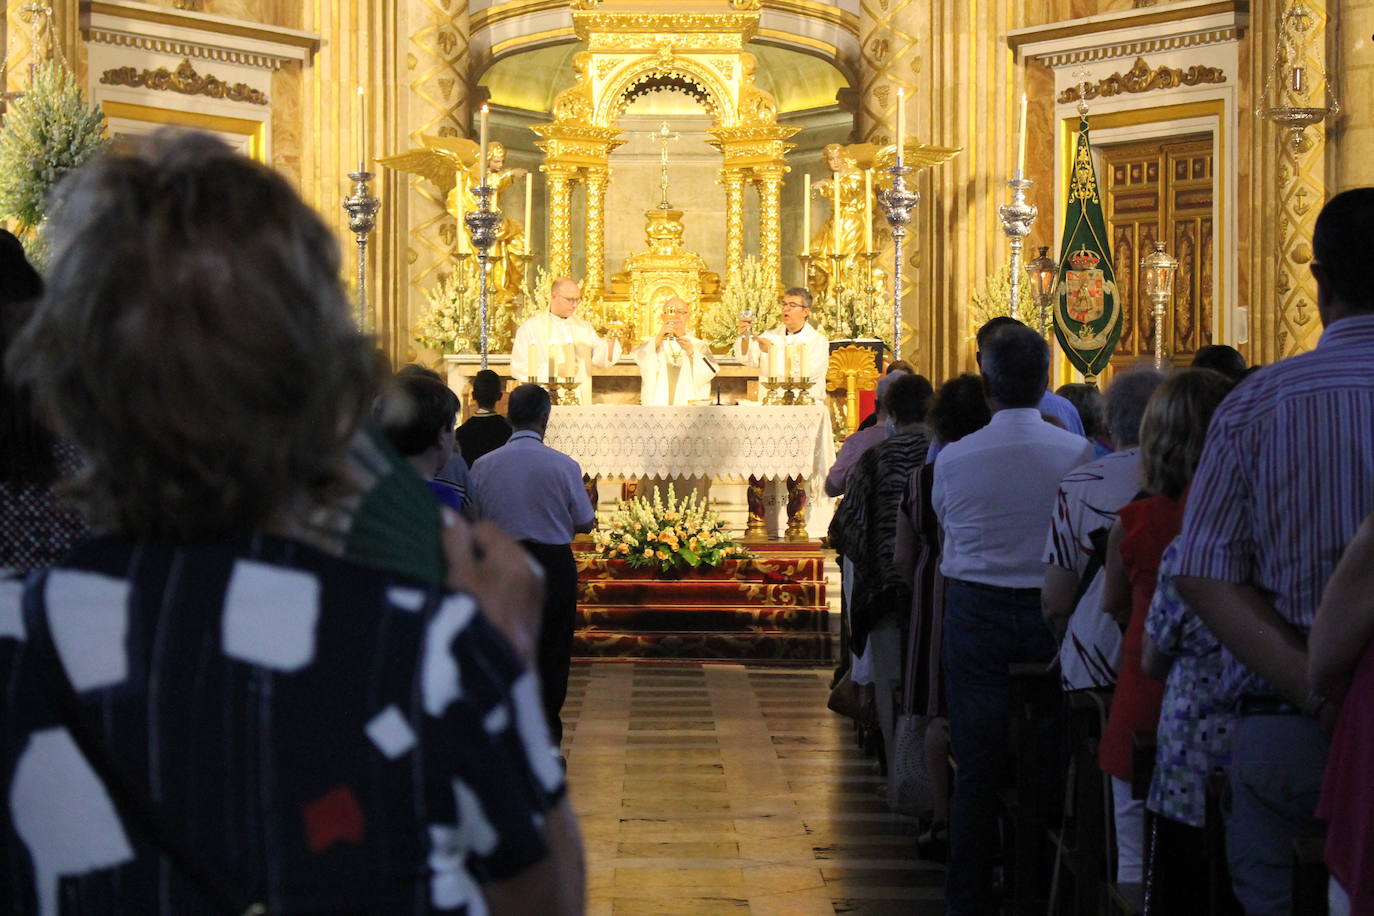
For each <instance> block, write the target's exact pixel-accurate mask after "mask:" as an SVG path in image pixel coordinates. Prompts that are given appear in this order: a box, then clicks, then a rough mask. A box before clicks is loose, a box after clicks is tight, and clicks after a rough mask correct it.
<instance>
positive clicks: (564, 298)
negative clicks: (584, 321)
mask: <svg viewBox="0 0 1374 916" xmlns="http://www.w3.org/2000/svg"><path fill="white" fill-rule="evenodd" d="M554 296H556V297H557V298H559V299H562V300H563V301H564V302H571V303H572V304H573V305H577V303H579V302H581V301H582V297H581V296H578V297H577V298H576V299H574V298H573V297H571V296H564V295H562V294H561V293H554Z"/></svg>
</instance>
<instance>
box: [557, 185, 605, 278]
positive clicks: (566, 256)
mask: <svg viewBox="0 0 1374 916" xmlns="http://www.w3.org/2000/svg"><path fill="white" fill-rule="evenodd" d="M543 170H544V173H545V174H546V175H547V176H548V187H549V274H550V275H551V276H552V277H555V278H557V277H567V276H570V275H571V274H572V191H573V182H574V181H576V180H577V169H575V168H572V167H569V166H560V165H551V164H547V163H546V164H545V165H544V166H543ZM603 257H604V255H603Z"/></svg>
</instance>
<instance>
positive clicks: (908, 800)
mask: <svg viewBox="0 0 1374 916" xmlns="http://www.w3.org/2000/svg"><path fill="white" fill-rule="evenodd" d="M929 728H930V717H929V716H920V715H916V714H915V713H902V714H901V715H899V716H897V722H896V724H895V725H894V726H893V735H892V762H891V764H890V768H889V771H888V780H887V804H888V807H890V808H891V809H892V810H893V811H895V812H897V813H898V814H906V815H910V816H913V817H922V818H928V817H930V816H931V814H932V812H933V811H934V810H935V788H934V785H933V783H932V781H931V778H930V768H929V766H927V764H926V731H927V730H928V729H929Z"/></svg>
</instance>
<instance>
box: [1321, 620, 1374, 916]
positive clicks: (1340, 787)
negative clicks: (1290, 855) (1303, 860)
mask: <svg viewBox="0 0 1374 916" xmlns="http://www.w3.org/2000/svg"><path fill="white" fill-rule="evenodd" d="M1317 816H1318V817H1322V818H1325V819H1326V821H1327V828H1326V856H1325V858H1326V866H1327V868H1329V869H1331V874H1332V875H1334V876H1335V877H1336V880H1337V881H1339V882H1340V884H1341V887H1343V888H1345V892H1346V893H1347V894H1349V895H1350V912H1351V914H1352V916H1370V914H1374V642H1371V643H1370V645H1369V646H1368V647H1367V648H1366V649H1365V652H1364V656H1363V657H1362V658H1361V659H1360V664H1359V666H1358V667H1356V669H1355V678H1354V680H1353V681H1352V682H1351V684H1350V692H1349V693H1347V694H1346V695H1345V702H1344V703H1343V704H1342V705H1341V714H1340V717H1339V718H1338V719H1337V720H1336V733H1335V734H1334V735H1333V736H1332V738H1331V755H1330V756H1329V757H1327V759H1326V779H1325V780H1324V781H1323V783H1322V800H1321V803H1320V804H1319V805H1317Z"/></svg>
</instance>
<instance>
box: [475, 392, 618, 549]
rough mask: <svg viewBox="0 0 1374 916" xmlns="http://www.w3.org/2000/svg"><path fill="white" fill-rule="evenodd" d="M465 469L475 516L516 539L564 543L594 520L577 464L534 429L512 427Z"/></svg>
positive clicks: (544, 542) (579, 466) (570, 541)
mask: <svg viewBox="0 0 1374 916" xmlns="http://www.w3.org/2000/svg"><path fill="white" fill-rule="evenodd" d="M554 409H555V410H556V409H557V408H554ZM469 473H470V474H471V477H472V482H473V483H474V484H475V485H476V487H477V496H476V499H475V501H474V502H473V506H474V507H475V508H476V510H477V516H478V518H482V519H487V520H489V521H491V522H494V523H495V524H496V526H497V527H498V528H500V529H501V530H502V531H504V532H506V534H508V535H510V536H511V537H513V538H515V539H516V540H517V541H537V542H538V543H540V544H570V543H572V539H573V535H574V534H576V529H578V528H585V527H586V526H587V525H588V524H590V523H591V522H592V521H593V520H595V518H596V513H595V511H594V510H593V509H592V502H591V500H590V499H588V498H587V490H586V488H585V487H583V486H582V467H581V465H579V464H578V463H577V461H576V460H574V459H573V458H570V457H569V456H567V455H565V454H563V453H562V452H560V451H558V450H557V449H553V448H549V447H548V446H547V445H545V444H544V440H543V439H541V438H540V436H539V434H538V433H537V432H535V431H534V430H530V429H520V430H516V431H515V432H514V433H512V434H511V437H510V440H509V441H508V442H506V444H505V445H503V446H501V447H500V448H498V449H496V450H495V451H492V452H487V453H486V454H485V455H483V456H482V457H481V458H478V459H477V460H476V461H474V462H473V463H472V470H471V471H470V472H469Z"/></svg>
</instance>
